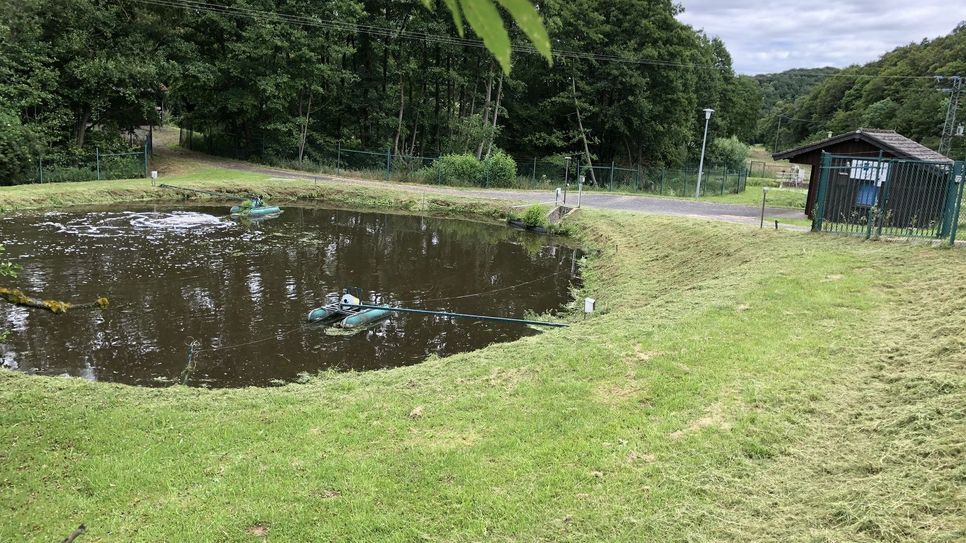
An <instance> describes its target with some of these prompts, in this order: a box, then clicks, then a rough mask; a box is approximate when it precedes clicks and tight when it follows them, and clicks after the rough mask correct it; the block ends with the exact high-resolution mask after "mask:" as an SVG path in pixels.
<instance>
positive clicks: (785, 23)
mask: <svg viewBox="0 0 966 543" xmlns="http://www.w3.org/2000/svg"><path fill="white" fill-rule="evenodd" d="M680 1H681V3H682V4H683V5H684V8H685V11H684V13H682V14H681V15H679V16H678V19H680V20H681V21H682V22H684V23H686V24H689V25H691V26H693V27H694V28H696V29H703V30H704V31H705V32H707V33H708V34H709V35H712V36H718V37H720V38H721V39H722V40H724V42H725V44H726V45H727V46H728V50H729V51H730V52H731V56H732V59H733V61H734V66H735V70H736V71H737V72H738V73H746V74H756V73H768V72H780V71H782V70H787V69H789V68H815V67H820V66H837V67H845V66H848V65H850V64H863V63H866V62H869V61H872V60H875V59H877V58H878V57H880V56H881V55H882V54H883V53H886V52H888V51H890V50H892V49H894V48H896V47H898V46H901V45H906V44H909V43H913V42H919V41H921V40H922V39H923V38H935V37H938V36H942V35H944V34H948V33H949V32H950V31H952V29H953V28H954V27H955V26H956V25H957V24H958V23H959V22H960V21H963V20H966V2H964V1H960V0H916V1H915V3H912V2H909V0H841V1H839V2H825V3H822V4H819V3H817V2H816V3H811V4H809V3H808V2H802V1H801V0H767V1H766V0H680Z"/></svg>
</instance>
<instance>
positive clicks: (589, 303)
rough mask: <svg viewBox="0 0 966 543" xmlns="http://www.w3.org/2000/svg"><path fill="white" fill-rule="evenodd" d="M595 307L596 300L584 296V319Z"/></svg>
mask: <svg viewBox="0 0 966 543" xmlns="http://www.w3.org/2000/svg"><path fill="white" fill-rule="evenodd" d="M596 307H597V300H595V299H593V298H584V318H585V319H586V318H587V315H590V314H591V313H593V312H594V309H595V308H596Z"/></svg>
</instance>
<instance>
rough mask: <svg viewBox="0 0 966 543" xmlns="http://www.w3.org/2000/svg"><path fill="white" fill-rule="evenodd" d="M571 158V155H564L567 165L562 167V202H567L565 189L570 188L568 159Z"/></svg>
mask: <svg viewBox="0 0 966 543" xmlns="http://www.w3.org/2000/svg"><path fill="white" fill-rule="evenodd" d="M571 158H572V157H569V156H565V157H564V160H566V161H567V162H566V164H567V165H566V166H565V169H564V197H563V203H564V204H566V203H567V189H569V188H570V160H571Z"/></svg>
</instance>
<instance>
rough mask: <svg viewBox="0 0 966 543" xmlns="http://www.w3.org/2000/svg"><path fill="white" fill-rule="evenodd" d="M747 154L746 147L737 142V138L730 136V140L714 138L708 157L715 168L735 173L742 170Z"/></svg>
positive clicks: (747, 148)
mask: <svg viewBox="0 0 966 543" xmlns="http://www.w3.org/2000/svg"><path fill="white" fill-rule="evenodd" d="M749 152H750V149H749V147H748V146H747V145H745V144H744V143H741V142H740V141H738V138H737V137H735V136H731V137H730V138H715V139H714V141H713V142H712V143H711V149H710V150H709V151H708V157H709V158H710V159H711V163H712V164H715V165H716V166H719V167H720V166H723V167H725V168H727V169H728V170H732V171H737V170H740V169H742V168H744V166H745V161H747V160H748V153H749Z"/></svg>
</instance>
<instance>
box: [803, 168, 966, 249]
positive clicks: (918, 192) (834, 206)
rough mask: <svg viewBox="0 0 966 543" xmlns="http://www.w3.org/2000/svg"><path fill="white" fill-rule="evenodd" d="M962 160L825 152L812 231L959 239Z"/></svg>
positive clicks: (874, 236) (874, 235)
mask: <svg viewBox="0 0 966 543" xmlns="http://www.w3.org/2000/svg"><path fill="white" fill-rule="evenodd" d="M963 172H964V163H963V162H953V161H951V160H949V161H945V162H925V161H921V160H904V159H893V158H881V156H880V157H868V156H842V155H831V154H827V153H825V154H823V155H822V169H821V176H820V179H819V187H818V194H817V195H816V198H815V213H814V215H813V218H812V231H814V232H837V233H843V234H850V235H856V236H864V237H865V238H866V239H869V238H880V237H905V238H925V239H941V240H949V243H954V242H955V241H956V230H957V229H958V226H959V210H960V207H961V205H962V199H963Z"/></svg>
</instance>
